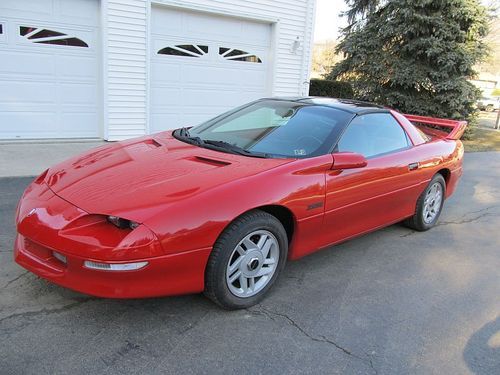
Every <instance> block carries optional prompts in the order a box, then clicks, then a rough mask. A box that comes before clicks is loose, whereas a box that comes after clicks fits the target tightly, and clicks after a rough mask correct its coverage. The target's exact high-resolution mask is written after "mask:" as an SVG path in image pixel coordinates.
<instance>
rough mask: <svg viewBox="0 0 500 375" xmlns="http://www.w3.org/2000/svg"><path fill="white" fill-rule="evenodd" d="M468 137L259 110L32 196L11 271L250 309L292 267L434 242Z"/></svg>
mask: <svg viewBox="0 0 500 375" xmlns="http://www.w3.org/2000/svg"><path fill="white" fill-rule="evenodd" d="M410 121H412V122H413V123H418V124H417V126H415V125H414V124H413V123H411V122H410ZM425 124H430V125H432V126H431V127H429V128H427V127H426V126H425ZM465 126H466V123H465V122H459V121H451V120H441V119H432V118H428V117H419V116H403V115H401V114H399V113H397V112H395V111H393V110H390V109H387V108H383V107H380V106H377V105H372V104H368V103H363V102H356V101H349V100H336V99H326V98H322V99H320V98H294V99H263V100H258V101H256V102H253V103H250V104H247V105H244V106H242V107H239V108H237V109H235V110H233V111H230V112H227V113H224V114H222V115H220V116H218V117H216V118H214V119H212V120H210V121H208V122H206V123H203V124H201V125H199V126H195V127H193V128H190V129H186V128H182V129H177V130H175V131H173V132H172V131H168V132H163V133H159V134H154V135H151V136H146V137H142V138H138V139H133V140H128V141H124V142H119V143H115V144H111V145H106V146H103V147H100V148H97V149H95V150H92V151H89V152H88V153H86V154H84V155H80V156H77V157H74V158H72V159H70V160H67V161H65V162H63V163H61V164H59V165H56V166H54V167H52V168H50V169H49V170H47V171H45V172H44V173H42V175H40V176H39V177H38V178H37V179H36V180H35V181H34V182H33V183H32V184H31V185H30V186H29V187H28V188H27V189H26V191H25V193H24V195H23V197H22V198H21V201H20V203H19V206H18V210H17V218H16V222H17V230H18V235H17V238H16V242H15V260H16V262H17V263H19V264H20V265H21V266H23V267H25V268H26V269H28V270H30V271H31V272H33V273H35V274H37V275H39V276H41V277H43V278H45V279H47V280H50V281H52V282H54V283H56V284H59V285H62V286H64V287H68V288H71V289H74V290H77V291H80V292H83V293H87V294H92V295H96V296H102V297H114V298H138V297H152V296H166V295H176V294H183V293H197V292H202V291H204V292H205V294H206V295H207V296H208V297H209V298H211V299H212V300H213V301H215V302H216V303H218V304H219V305H221V306H223V307H225V308H230V309H234V308H244V307H248V306H251V305H253V304H255V303H257V302H258V301H259V300H260V299H262V298H263V296H264V295H265V293H266V292H267V291H268V290H269V289H270V288H271V287H272V285H273V284H274V282H275V281H276V279H277V278H278V276H279V274H280V272H281V270H282V269H283V267H284V265H285V262H286V260H287V259H297V258H300V257H302V256H304V255H307V254H309V253H312V252H314V251H316V250H317V249H319V248H324V247H326V246H330V245H332V244H336V243H339V242H341V241H345V240H347V239H350V238H353V237H355V236H359V235H361V234H363V233H367V232H369V231H373V230H375V229H378V228H381V227H385V226H387V225H390V224H393V223H396V222H399V221H405V223H406V224H407V225H409V226H410V227H412V228H414V229H416V230H420V231H423V230H427V229H429V228H431V227H432V226H433V225H434V224H435V223H436V221H437V220H438V218H439V214H440V212H441V209H442V206H443V202H444V199H445V198H447V197H449V196H450V195H451V194H452V193H453V191H454V190H455V187H456V185H457V182H458V179H459V178H460V175H461V174H462V157H463V146H462V143H461V142H460V141H459V140H458V139H459V138H460V136H461V135H462V133H463V131H464V129H465ZM443 127H444V128H447V129H450V130H451V131H450V132H445V131H443Z"/></svg>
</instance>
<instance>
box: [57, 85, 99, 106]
mask: <svg viewBox="0 0 500 375" xmlns="http://www.w3.org/2000/svg"><path fill="white" fill-rule="evenodd" d="M59 89H60V94H61V103H62V104H64V105H66V104H84V105H88V106H91V107H92V108H95V99H94V97H93V95H94V94H95V85H94V84H87V85H85V84H81V83H78V84H76V83H74V84H70V83H64V84H61V85H60V86H59Z"/></svg>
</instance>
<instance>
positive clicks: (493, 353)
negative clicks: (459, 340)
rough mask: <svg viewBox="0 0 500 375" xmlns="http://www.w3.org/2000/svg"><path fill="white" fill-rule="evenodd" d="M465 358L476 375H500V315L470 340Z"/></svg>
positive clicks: (465, 350) (465, 351) (466, 347)
mask: <svg viewBox="0 0 500 375" xmlns="http://www.w3.org/2000/svg"><path fill="white" fill-rule="evenodd" d="M463 357H464V360H465V363H467V366H468V367H469V369H470V370H471V371H472V372H473V373H474V374H477V375H492V374H500V315H499V316H498V317H497V318H496V319H495V320H493V321H491V322H489V323H486V324H485V325H484V326H482V327H481V328H480V329H479V330H478V331H476V332H475V333H474V334H473V335H472V336H471V337H470V338H469V340H468V341H467V345H466V346H465V349H464V353H463Z"/></svg>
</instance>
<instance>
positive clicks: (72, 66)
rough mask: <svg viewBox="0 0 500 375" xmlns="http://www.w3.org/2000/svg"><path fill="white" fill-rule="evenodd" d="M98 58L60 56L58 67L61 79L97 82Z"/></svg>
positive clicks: (57, 61) (57, 62)
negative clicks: (96, 62)
mask: <svg viewBox="0 0 500 375" xmlns="http://www.w3.org/2000/svg"><path fill="white" fill-rule="evenodd" d="M95 60H96V58H95V57H94V56H78V57H76V56H58V58H57V60H56V67H57V71H58V74H59V76H60V77H62V78H70V79H75V78H78V79H82V78H83V79H86V80H91V81H95V80H96V64H95Z"/></svg>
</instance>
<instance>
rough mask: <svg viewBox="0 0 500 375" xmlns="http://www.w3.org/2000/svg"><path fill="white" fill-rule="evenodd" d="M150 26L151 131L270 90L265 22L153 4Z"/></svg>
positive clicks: (184, 123)
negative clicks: (154, 5)
mask: <svg viewBox="0 0 500 375" xmlns="http://www.w3.org/2000/svg"><path fill="white" fill-rule="evenodd" d="M151 28H152V38H151V54H152V55H151V84H150V85H151V96H150V102H151V116H150V118H151V126H150V127H151V132H157V131H161V130H165V129H173V128H177V127H180V126H189V125H196V124H198V123H200V122H202V121H204V120H207V119H209V118H211V117H213V116H214V115H217V114H219V113H221V112H224V111H225V110H228V109H230V108H232V107H235V106H238V105H240V104H243V103H245V102H248V101H251V100H254V99H258V98H261V97H263V96H269V95H270V87H271V84H270V74H269V70H270V69H269V67H270V64H271V62H270V56H271V54H270V49H271V25H270V24H266V23H259V22H252V21H248V20H242V19H237V18H230V17H223V16H215V15H211V14H205V13H203V14H202V13H195V12H187V11H181V10H175V9H170V8H161V7H153V11H152V27H151Z"/></svg>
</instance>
